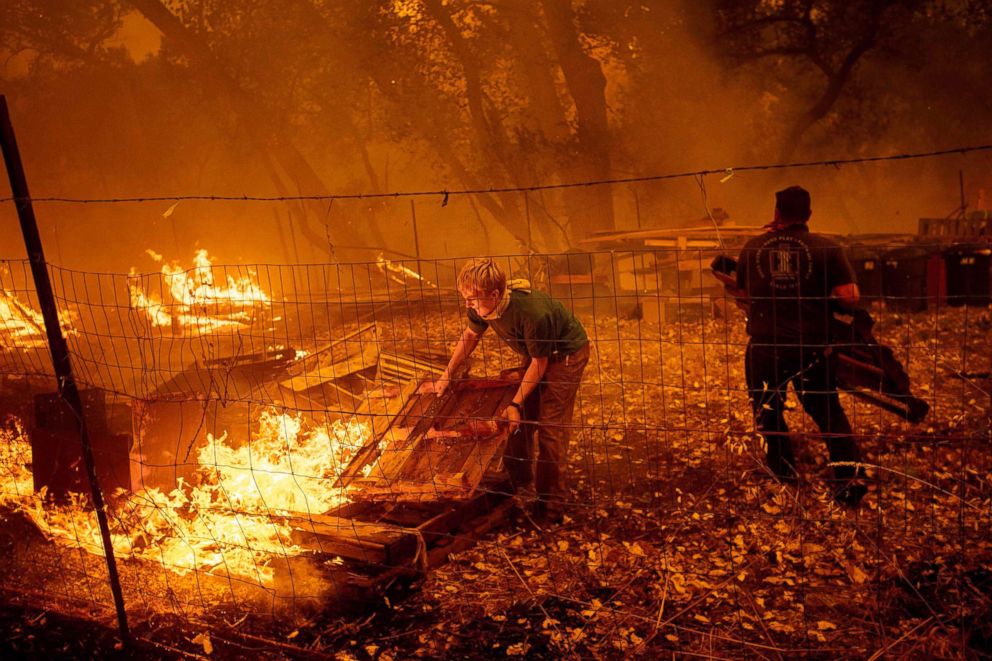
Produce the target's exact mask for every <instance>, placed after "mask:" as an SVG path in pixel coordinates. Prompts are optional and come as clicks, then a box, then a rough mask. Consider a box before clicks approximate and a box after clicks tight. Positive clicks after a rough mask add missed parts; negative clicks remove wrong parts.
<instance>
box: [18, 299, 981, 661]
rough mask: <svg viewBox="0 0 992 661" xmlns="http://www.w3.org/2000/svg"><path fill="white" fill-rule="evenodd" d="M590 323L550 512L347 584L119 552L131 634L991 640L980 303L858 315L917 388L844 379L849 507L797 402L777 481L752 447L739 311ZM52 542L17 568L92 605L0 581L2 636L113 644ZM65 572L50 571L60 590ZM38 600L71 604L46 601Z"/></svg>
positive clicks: (615, 650) (441, 650)
mask: <svg viewBox="0 0 992 661" xmlns="http://www.w3.org/2000/svg"><path fill="white" fill-rule="evenodd" d="M442 321H443V323H444V325H445V329H446V330H445V331H444V332H442V331H440V330H437V329H439V325H440V324H441V323H442ZM457 323H458V322H457V320H456V319H453V318H446V319H441V318H437V319H432V320H431V321H430V324H434V326H430V325H429V328H428V330H431V329H435V330H437V332H436V333H434V332H429V333H426V334H427V335H428V336H431V337H435V338H439V340H438V342H437V343H438V344H441V345H443V339H444V338H445V337H447V336H448V335H450V334H451V328H452V327H457ZM408 326H409V325H408V324H403V323H397V324H396V325H395V327H394V328H393V329H391V330H390V329H387V333H388V332H395V333H396V334H397V335H400V334H401V333H402V332H404V331H403V329H404V328H407V327H408ZM587 328H588V329H589V331H590V336H591V337H592V339H593V342H594V345H595V347H596V349H595V351H594V355H593V359H592V361H591V362H590V365H589V367H588V368H587V373H586V379H585V382H584V385H583V388H582V391H581V396H580V401H579V404H578V407H577V411H576V414H575V420H574V422H575V424H576V428H575V433H574V439H573V445H572V447H571V450H570V456H569V460H570V467H569V478H568V480H569V485H570V492H569V499H568V501H567V502H566V503H564V508H565V511H566V517H565V520H564V522H563V523H562V524H561V525H558V526H541V525H539V524H538V523H536V522H534V521H531V520H530V519H529V517H528V516H527V515H526V514H523V513H521V514H518V515H517V516H516V517H515V518H514V519H513V520H510V521H507V524H506V526H504V527H503V528H501V529H500V530H498V531H497V532H494V533H492V534H490V535H488V536H486V537H484V538H482V539H480V540H479V543H478V545H476V546H475V547H474V548H472V549H470V550H468V551H465V552H462V553H459V554H457V555H454V556H452V557H451V558H450V560H449V563H448V564H447V565H444V566H443V567H441V568H439V569H437V570H434V571H431V572H429V573H426V574H421V575H419V576H415V577H414V578H413V579H411V580H408V581H403V582H401V583H395V584H392V585H390V586H388V587H384V589H383V590H382V591H373V592H370V593H368V594H366V595H363V597H364V599H363V600H362V602H361V603H360V604H359V603H354V604H352V603H350V602H349V604H348V605H347V607H344V606H343V604H342V603H324V604H322V605H320V606H318V607H316V608H315V607H313V604H312V603H309V604H307V605H305V606H304V605H302V604H294V600H293V599H292V595H290V596H289V597H288V598H286V599H282V597H280V598H279V599H273V598H272V595H267V596H266V595H262V597H261V598H260V597H259V596H258V595H254V596H253V595H250V594H246V593H241V592H239V591H238V590H237V589H234V588H232V586H231V585H230V584H227V585H225V584H224V582H220V583H221V584H220V585H219V587H217V586H212V583H211V581H207V580H203V581H200V582H196V583H195V585H194V584H193V583H191V580H192V579H190V577H185V578H183V579H177V578H175V577H172V578H168V577H161V576H158V577H155V578H154V579H152V578H149V576H148V573H147V572H145V571H144V570H141V571H139V570H138V569H137V568H131V567H129V566H128V563H124V569H123V571H124V575H125V576H124V579H125V589H126V594H125V597H126V600H127V601H128V603H129V604H136V605H138V607H137V608H135V613H134V621H135V625H134V627H135V630H136V631H138V632H140V634H141V636H142V637H145V638H147V639H149V640H155V641H157V642H161V643H163V644H165V645H168V646H169V647H168V648H151V647H149V648H147V650H145V651H148V652H149V654H151V655H152V656H154V655H156V654H161V655H162V658H168V655H169V654H179V653H180V652H179V651H180V650H181V651H182V652H183V653H187V654H197V655H205V656H206V655H209V656H213V657H221V658H225V657H226V656H227V655H231V656H232V658H234V657H236V656H238V655H239V654H240V655H242V656H243V655H244V654H247V653H249V652H247V651H246V650H250V653H251V654H252V655H255V656H264V657H272V658H281V657H287V658H307V657H321V658H326V657H333V658H339V659H351V658H355V659H382V660H384V661H388V660H389V659H405V658H414V657H418V658H436V657H440V656H444V657H447V658H503V657H513V656H521V657H526V658H537V659H541V658H548V659H551V658H554V659H558V658H625V657H642V658H658V657H661V656H666V657H667V656H670V655H673V654H675V655H683V656H688V657H703V658H770V659H783V658H794V657H796V656H805V657H807V658H822V659H838V658H873V659H875V658H920V659H923V658H989V657H992V572H990V571H989V569H988V567H990V566H992V534H990V529H992V526H990V517H992V456H990V455H992V450H990V435H989V430H990V427H989V424H990V423H989V403H990V399H989V389H990V383H992V382H990V380H989V377H988V370H989V355H990V350H992V347H989V346H988V338H989V328H990V322H989V317H988V312H987V311H979V312H975V311H974V310H968V309H956V310H950V311H946V312H945V313H943V314H942V315H940V316H936V315H932V314H918V315H912V316H908V315H899V314H887V315H878V325H877V327H876V335H877V336H878V337H879V339H881V340H883V341H885V342H888V343H889V344H890V345H892V346H894V347H895V348H896V351H897V354H898V355H899V357H900V359H901V360H902V361H903V363H904V365H905V366H906V368H907V370H908V371H909V373H910V375H911V377H912V380H913V388H914V391H915V392H916V394H918V395H919V396H921V397H923V398H924V399H926V400H927V401H928V402H929V403H930V405H931V408H932V410H931V413H930V415H929V417H928V418H927V419H926V420H925V421H924V422H923V423H922V424H920V425H915V426H914V425H910V424H909V423H906V422H904V421H902V420H900V419H898V418H896V417H895V416H893V415H891V414H888V413H883V412H881V411H879V410H878V409H876V408H873V407H871V406H869V405H868V404H866V403H864V402H860V401H856V400H854V399H853V398H851V397H849V396H846V395H845V396H844V397H843V401H844V404H845V408H846V409H847V410H848V412H849V414H850V417H851V419H852V423H853V425H854V427H855V430H856V432H857V433H858V435H859V439H860V443H861V446H862V448H863V450H864V453H865V460H866V464H867V465H868V467H869V468H868V472H869V476H870V478H871V480H870V491H869V494H868V496H867V497H866V498H865V500H864V502H863V503H862V505H861V507H860V508H858V509H856V510H851V509H847V508H842V507H839V506H838V505H836V504H835V503H834V502H833V500H832V498H831V497H830V492H829V484H828V482H827V481H826V480H825V477H826V476H827V474H828V472H829V468H828V466H827V459H826V451H825V448H824V446H823V443H822V442H821V441H820V440H818V439H817V438H816V435H815V434H814V433H813V432H814V431H815V430H813V429H811V423H810V422H809V421H808V420H807V419H805V418H804V416H803V415H802V413H801V411H800V409H799V408H798V407H797V406H795V402H794V401H793V402H792V408H791V409H790V411H789V413H788V419H789V422H790V426H791V428H792V429H793V431H794V432H795V435H796V448H797V453H798V460H799V463H800V466H799V470H800V474H801V479H800V481H799V483H798V484H796V485H783V484H780V483H778V482H776V481H775V480H773V479H771V477H770V476H769V475H768V474H767V472H766V471H765V470H764V469H763V461H762V457H763V451H762V448H761V440H760V437H758V436H757V435H755V434H754V433H753V432H752V423H751V413H750V409H749V405H748V402H747V398H746V393H745V392H744V389H743V373H742V372H743V365H742V360H741V355H742V348H743V344H744V341H745V338H744V336H743V333H742V329H741V327H740V324H739V323H738V320H736V319H733V318H732V319H725V320H714V319H706V320H696V321H692V320H684V321H683V322H682V323H669V324H666V325H665V326H664V327H660V328H659V327H656V326H652V325H651V324H648V323H646V322H643V321H642V322H637V321H633V320H628V319H623V318H618V317H615V316H614V317H605V316H600V317H599V321H598V322H595V323H593V322H591V321H590V322H589V323H588V324H587ZM421 334H424V333H421ZM478 355H479V356H480V358H481V360H480V361H478V362H477V364H476V366H475V368H474V370H475V373H478V374H481V373H491V372H494V371H498V370H499V369H502V368H504V367H507V366H510V365H511V364H514V360H513V358H512V357H511V356H509V355H508V354H506V353H505V352H503V351H501V350H500V349H499V348H498V347H497V346H496V345H495V343H487V344H485V345H484V346H483V347H482V348H481V350H480V352H479V354H478ZM522 505H524V506H526V502H522ZM10 520H11V518H10V517H8V521H7V522H5V523H4V525H3V526H0V529H2V530H3V531H5V533H4V535H3V539H4V542H3V543H4V545H5V546H6V547H7V549H8V550H10V549H17V551H16V552H12V553H8V554H7V555H8V557H14V556H17V557H19V558H24V557H27V556H29V555H31V554H38V555H37V557H42V556H43V555H44V552H45V551H44V549H45V548H46V545H47V546H50V544H48V543H47V542H46V541H45V540H44V539H41V538H40V537H38V538H35V539H31V537H30V533H29V532H28V531H18V530H17V528H16V526H14V525H12V524H10ZM60 558H61V560H60V561H59V562H54V563H48V564H46V563H43V562H42V563H39V565H42V566H43V567H47V569H44V568H43V569H38V571H39V572H42V573H45V575H46V577H47V578H45V579H44V580H48V581H54V582H56V583H57V580H59V579H57V577H56V576H55V573H54V570H52V569H51V568H52V567H56V566H58V567H59V571H60V572H62V576H69V577H70V578H69V579H68V581H69V582H73V583H74V587H79V586H82V585H84V584H86V582H87V581H90V582H91V584H92V586H91V588H90V589H91V595H90V596H89V597H87V596H86V595H85V594H84V595H83V597H82V598H81V601H83V602H85V601H87V599H89V601H90V604H91V607H92V608H94V609H96V608H97V607H96V606H92V604H100V605H101V606H100V608H99V609H97V610H99V612H100V614H99V616H96V615H94V614H93V612H90V613H89V614H87V613H86V609H85V608H79V607H73V608H71V609H66V608H65V607H66V604H67V603H68V601H66V600H63V603H61V604H59V599H57V598H56V599H53V600H52V602H51V603H49V604H43V605H41V607H40V608H39V607H38V600H37V599H29V598H26V597H17V598H14V597H10V596H8V598H7V600H6V601H7V608H6V610H5V611H4V616H3V625H2V626H3V627H4V628H5V630H6V631H7V634H8V636H7V637H8V640H7V642H6V644H7V645H8V646H9V647H8V649H9V650H10V651H11V652H12V653H14V654H18V655H27V656H31V655H34V654H35V653H44V654H45V655H46V656H48V655H50V654H51V655H56V656H57V655H60V654H63V653H65V654H68V655H69V656H72V655H74V654H75V653H77V652H78V651H82V650H84V649H85V650H86V651H87V652H90V653H95V654H96V655H97V656H103V655H104V654H103V652H106V656H113V655H114V654H125V653H126V652H124V651H122V650H117V649H115V644H116V642H117V640H116V638H115V635H114V632H113V629H112V628H111V629H106V630H103V629H101V628H100V627H101V626H112V625H113V622H114V620H113V617H112V612H110V611H108V610H107V609H106V604H107V603H108V599H107V597H106V595H105V594H104V592H105V588H100V587H99V586H100V585H101V580H103V579H102V578H101V576H102V574H101V569H100V568H101V563H102V559H100V558H94V557H93V556H88V557H87V558H80V557H78V554H62V555H61V556H60ZM12 572H13V573H20V574H21V576H20V578H19V580H17V581H14V583H16V584H18V585H19V586H21V587H24V586H28V585H31V584H32V583H33V584H36V585H37V584H38V583H37V580H35V579H32V578H30V577H29V576H27V575H26V574H25V573H24V569H23V564H18V565H17V566H16V567H15V566H14V565H13V564H10V563H7V566H6V567H4V573H5V574H6V575H8V576H10V575H11V573H12ZM46 572H47V573H46ZM73 572H77V573H73ZM79 576H83V577H88V578H84V579H79V578H78V577H79ZM73 577H75V578H73ZM39 580H40V579H39ZM61 580H63V583H65V582H66V579H64V578H63V579H61ZM81 590H82V588H81V587H79V590H75V589H74V590H68V591H67V593H68V592H72V593H73V594H72V595H71V596H72V599H73V600H77V599H79V598H80V595H79V594H77V593H78V592H80V591H81ZM101 590H103V592H101ZM20 594H23V591H22V592H21V593H20ZM232 595H233V596H232ZM50 596H51V595H50ZM332 602H333V600H332ZM73 603H76V602H75V601H73ZM31 604H34V606H31ZM59 607H61V608H62V609H63V610H72V611H74V613H73V614H74V615H76V616H80V617H82V618H83V619H80V620H76V619H72V618H69V619H63V618H62V616H56V615H54V610H53V609H56V608H59ZM32 608H34V610H31V609H32ZM80 622H84V623H88V624H87V625H86V626H83V625H81V624H80ZM95 622H99V623H101V624H99V625H98V624H95ZM80 630H88V631H89V630H92V634H90V635H86V636H79V635H77V634H78V633H79V631H80ZM29 636H32V638H29ZM66 646H67V647H66ZM169 648H172V649H169ZM97 650H100V652H97ZM145 658H147V657H145Z"/></svg>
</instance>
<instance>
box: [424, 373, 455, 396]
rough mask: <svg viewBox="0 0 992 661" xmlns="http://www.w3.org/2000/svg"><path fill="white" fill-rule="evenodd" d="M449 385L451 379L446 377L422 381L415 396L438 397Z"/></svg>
mask: <svg viewBox="0 0 992 661" xmlns="http://www.w3.org/2000/svg"><path fill="white" fill-rule="evenodd" d="M450 383H451V379H449V378H448V377H447V376H446V375H441V376H440V377H438V378H437V379H434V380H430V381H424V382H423V383H421V384H420V387H419V388H417V394H418V395H426V394H428V393H434V395H435V396H437V397H440V396H441V395H443V394H444V391H445V390H447V389H448V384H450Z"/></svg>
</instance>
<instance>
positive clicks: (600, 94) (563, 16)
mask: <svg viewBox="0 0 992 661" xmlns="http://www.w3.org/2000/svg"><path fill="white" fill-rule="evenodd" d="M541 6H542V7H543V9H544V15H545V20H546V22H547V26H548V33H549V35H550V37H551V44H552V46H553V48H554V51H555V54H556V55H557V57H558V64H559V65H560V66H561V70H562V74H563V75H564V78H565V85H566V87H567V88H568V92H569V94H570V95H571V97H572V101H573V102H574V103H575V110H576V115H577V118H578V127H577V136H576V137H577V147H578V149H577V152H578V153H577V158H578V165H577V167H576V169H575V172H576V174H577V175H578V178H580V179H586V180H589V179H608V178H609V177H610V176H611V168H610V134H609V124H608V121H607V112H606V76H605V75H604V74H603V69H602V66H601V65H600V63H599V61H597V60H596V59H594V58H592V57H590V56H589V55H588V54H587V53H586V52H585V50H584V49H583V48H582V43H581V41H580V40H579V34H578V30H577V28H576V26H575V15H574V13H573V12H572V6H571V2H570V1H569V0H542V2H541ZM572 192H573V193H574V194H573V195H569V198H571V199H572V204H570V205H569V206H570V214H569V215H570V220H571V224H572V234H573V237H574V238H576V239H582V238H584V237H585V236H586V235H588V234H589V232H591V231H593V230H597V229H612V228H613V227H614V226H615V223H614V217H613V194H612V190H611V189H610V187H609V186H589V187H582V188H578V189H574V190H573V191H572ZM575 202H578V204H575Z"/></svg>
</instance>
